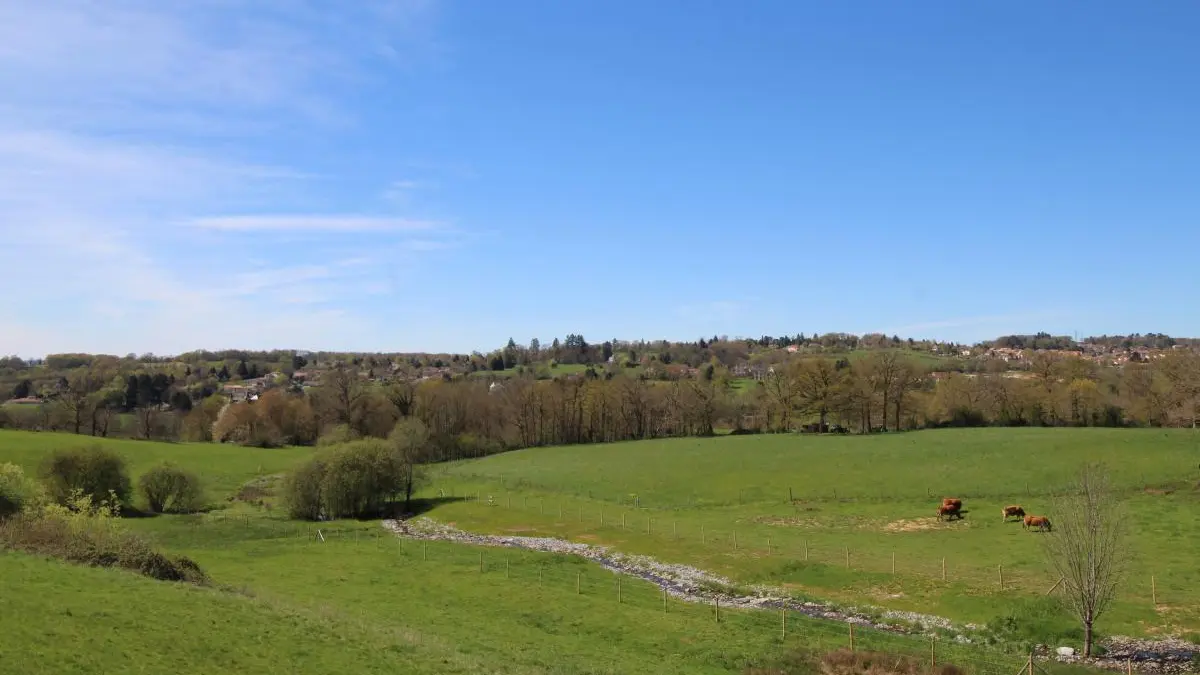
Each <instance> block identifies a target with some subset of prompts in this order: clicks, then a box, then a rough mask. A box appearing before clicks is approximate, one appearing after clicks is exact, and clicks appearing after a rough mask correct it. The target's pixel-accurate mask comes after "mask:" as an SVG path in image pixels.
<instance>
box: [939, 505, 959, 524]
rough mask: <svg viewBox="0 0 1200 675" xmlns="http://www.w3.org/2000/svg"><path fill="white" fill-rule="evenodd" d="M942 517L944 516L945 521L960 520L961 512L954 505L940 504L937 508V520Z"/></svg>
mask: <svg viewBox="0 0 1200 675" xmlns="http://www.w3.org/2000/svg"><path fill="white" fill-rule="evenodd" d="M942 516H945V517H946V520H951V519H953V518H955V517H958V518H959V519H960V520H961V519H962V510H961V509H960V508H959V507H958V506H955V505H954V504H942V505H941V506H939V507H938V510H937V518H938V520H941V519H942Z"/></svg>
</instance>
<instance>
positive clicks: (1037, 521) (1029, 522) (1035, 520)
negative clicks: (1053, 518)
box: [1021, 516, 1051, 532]
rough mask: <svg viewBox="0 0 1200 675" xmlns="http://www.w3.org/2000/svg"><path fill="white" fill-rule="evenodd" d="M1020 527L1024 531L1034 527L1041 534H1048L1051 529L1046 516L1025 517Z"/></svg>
mask: <svg viewBox="0 0 1200 675" xmlns="http://www.w3.org/2000/svg"><path fill="white" fill-rule="evenodd" d="M1021 527H1024V528H1025V529H1026V530H1028V529H1031V528H1034V527H1036V528H1037V529H1038V530H1040V531H1042V532H1049V531H1050V529H1051V527H1050V519H1049V518H1047V517H1046V516H1025V520H1024V521H1023V522H1022V523H1021Z"/></svg>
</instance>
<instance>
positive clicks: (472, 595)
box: [0, 429, 1200, 673]
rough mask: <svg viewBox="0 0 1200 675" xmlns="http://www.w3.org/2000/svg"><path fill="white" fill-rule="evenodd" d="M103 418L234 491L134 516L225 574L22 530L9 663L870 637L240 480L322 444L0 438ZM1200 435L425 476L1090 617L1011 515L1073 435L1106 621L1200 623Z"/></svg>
mask: <svg viewBox="0 0 1200 675" xmlns="http://www.w3.org/2000/svg"><path fill="white" fill-rule="evenodd" d="M91 442H99V443H102V444H104V445H107V446H110V447H112V448H114V449H116V450H117V451H118V452H120V453H121V454H122V455H123V456H125V457H126V459H127V460H128V462H129V466H130V470H131V473H132V474H133V477H134V479H135V481H136V478H137V476H138V475H139V474H140V473H141V472H142V471H145V470H146V469H147V468H149V467H151V466H153V465H155V464H156V463H158V462H160V461H163V460H170V461H173V462H175V463H177V464H179V465H181V466H184V467H186V468H189V469H192V470H194V471H196V472H197V473H199V474H200V475H201V477H202V478H203V479H204V480H205V481H206V489H207V493H208V497H209V500H210V502H211V504H212V505H213V510H210V511H208V512H207V513H203V514H197V515H188V516H178V515H168V516H158V517H150V518H135V519H130V520H127V521H126V523H125V524H126V526H127V527H129V528H131V529H133V530H135V531H137V532H140V533H142V534H143V535H145V536H147V537H148V538H150V539H151V540H152V541H154V542H155V543H156V544H157V545H158V546H159V547H160V548H162V549H163V550H164V551H168V552H170V553H173V554H180V555H186V556H188V557H190V558H192V559H193V560H195V561H196V562H197V563H199V564H200V566H201V567H202V568H203V569H204V571H205V572H206V573H207V574H208V575H209V577H210V578H211V579H212V580H213V585H212V586H211V587H204V588H201V587H194V586H189V585H184V584H173V583H167V582H160V581H154V580H151V579H148V578H144V577H140V576H136V575H134V574H131V573H128V572H124V571H119V570H102V569H91V568H84V567H77V566H71V565H67V564H64V563H60V562H57V561H52V560H45V559H40V558H36V557H32V556H28V555H24V554H17V553H11V552H9V553H3V554H0V578H3V579H4V580H5V592H4V593H3V594H0V624H2V625H0V663H4V664H5V668H7V667H9V664H14V665H13V666H12V667H13V668H15V670H14V672H22V673H59V672H80V673H89V672H96V673H99V672H116V671H119V672H147V673H149V672H162V670H164V669H166V668H171V669H174V670H176V671H177V672H181V673H193V672H194V673H221V672H230V673H232V672H248V671H254V672H266V673H275V672H278V673H285V672H286V673H293V672H312V673H317V672H322V673H323V672H368V673H369V672H415V673H424V672H430V673H433V672H438V673H454V672H462V673H468V672H471V673H475V672H494V673H638V672H647V673H649V672H655V673H740V672H743V671H744V670H745V669H746V668H747V667H749V666H752V665H761V664H770V663H771V662H772V661H773V660H775V659H777V658H780V657H781V656H783V655H784V654H785V653H787V652H789V651H791V650H794V649H805V650H817V651H820V650H828V649H834V648H839V647H842V646H845V645H846V644H847V643H848V642H847V641H848V635H847V626H845V625H842V624H835V623H829V622H820V621H814V620H809V619H805V618H804V617H801V616H799V615H796V614H793V615H790V616H789V617H788V618H787V630H786V632H785V631H784V630H783V628H784V627H783V625H782V621H783V617H782V616H780V615H779V613H778V612H773V611H729V610H727V609H722V608H713V607H710V606H704V605H699V604H694V603H684V602H681V601H678V600H675V599H673V598H670V599H668V602H667V604H666V606H665V607H664V604H663V599H662V595H661V594H660V592H659V591H658V589H657V588H656V587H654V586H652V585H650V584H648V583H645V582H640V581H637V580H633V579H629V578H623V579H622V580H621V582H620V587H619V588H618V580H617V577H616V576H614V575H613V574H612V573H610V572H607V571H605V570H603V569H601V568H599V567H597V566H595V565H593V564H591V563H587V562H585V561H582V560H580V559H577V558H573V557H566V556H555V555H549V554H538V553H532V552H524V551H517V550H511V551H506V550H500V549H492V548H487V549H481V548H474V547H469V546H462V545H456V544H450V543H445V542H430V543H428V544H423V543H421V542H417V541H411V540H408V541H405V542H403V543H401V541H400V540H398V539H397V538H395V537H394V536H391V535H390V534H388V533H386V532H385V531H384V530H383V528H382V527H380V525H379V523H378V522H377V521H371V522H353V521H339V522H334V523H319V524H318V523H298V522H293V521H288V520H286V519H285V517H284V515H283V512H282V509H280V508H262V507H259V506H256V505H254V504H252V503H247V502H242V501H238V500H236V499H230V498H231V497H233V496H234V495H235V494H236V493H237V492H238V489H239V488H240V487H241V486H242V485H243V484H245V483H246V482H248V481H262V480H263V479H268V480H269V478H270V477H271V476H278V475H279V474H281V473H283V472H286V471H287V470H288V469H289V468H290V467H292V466H294V465H295V464H296V463H297V462H299V461H301V460H302V459H303V458H305V457H307V456H308V455H309V454H310V453H311V452H312V450H311V449H307V448H286V449H273V450H263V449H253V448H242V447H234V446H221V445H214V444H184V443H180V444H171V443H150V442H138V441H117V440H104V439H100V440H95V439H89V438H84V437H78V436H70V435H62V434H33V433H19V432H7V431H6V432H0V461H10V462H14V463H17V464H19V465H22V466H23V467H25V468H26V469H27V470H29V471H36V469H37V467H38V466H39V464H40V462H41V460H42V458H43V457H44V456H45V455H46V454H47V453H48V452H49V451H51V450H52V449H54V448H58V447H68V446H73V445H79V444H86V443H91ZM1198 447H1200V446H1198V445H1197V436H1195V435H1193V434H1192V433H1191V432H1189V431H1169V432H1163V431H1133V430H1089V429H1072V430H1052V429H1027V430H1011V429H1008V430H991V429H984V430H954V431H928V432H920V433H911V434H893V435H879V436H872V437H833V436H829V437H809V436H728V437H721V438H711V439H673V440H663V441H644V442H637V443H621V444H610V445H595V446H578V447H569V448H538V449H530V450H522V451H516V452H511V453H506V454H503V455H497V456H493V457H489V458H485V459H481V460H474V461H469V462H460V463H454V464H448V465H442V466H438V467H433V468H431V471H430V477H429V478H430V480H429V482H428V484H427V485H426V486H425V488H424V489H423V492H422V494H423V496H426V497H432V496H437V495H439V494H444V495H453V496H465V495H470V496H472V497H475V496H478V497H479V499H472V500H461V501H455V500H441V501H439V502H438V503H437V505H436V506H434V507H433V508H432V510H430V511H429V512H428V513H427V515H429V516H430V517H432V518H434V519H437V520H440V521H443V522H448V523H453V524H454V525H456V526H457V527H460V528H463V529H466V530H476V531H485V532H499V533H521V534H542V535H551V536H560V537H564V538H570V539H574V540H578V541H586V542H591V543H603V544H608V545H611V546H613V547H615V548H618V549H620V550H625V551H630V552H636V553H646V554H651V555H654V556H656V557H658V558H661V559H663V560H666V561H671V562H681V563H688V564H693V565H696V566H698V567H702V568H705V569H709V570H712V571H715V572H719V573H722V574H725V575H727V576H730V577H731V578H732V579H734V580H735V581H736V582H739V583H747V584H749V583H766V584H771V585H775V586H782V587H786V588H788V589H790V590H791V591H792V592H793V593H794V594H796V595H797V596H800V597H812V598H815V599H826V600H835V601H844V602H847V603H853V604H873V605H878V606H882V607H889V608H896V609H910V610H915V611H921V612H929V613H935V614H940V615H943V616H947V617H950V618H953V619H957V620H961V621H983V622H989V623H991V624H995V625H1001V626H1007V628H1006V629H1005V630H1007V631H1008V633H1007V634H1006V635H1005V636H1004V637H1006V638H1008V639H1011V640H1013V641H1015V642H1022V643H1028V642H1030V641H1033V640H1041V639H1046V640H1049V641H1051V642H1052V643H1053V642H1054V641H1055V640H1062V641H1068V642H1069V641H1071V640H1073V639H1075V638H1076V634H1075V631H1076V629H1075V628H1074V626H1073V625H1072V624H1071V622H1070V621H1069V620H1067V619H1066V618H1065V617H1063V616H1062V615H1061V613H1059V612H1056V611H1055V610H1054V609H1053V608H1052V605H1051V603H1050V601H1048V600H1047V599H1046V598H1045V596H1044V592H1045V590H1046V589H1047V588H1048V587H1049V586H1050V585H1051V584H1052V583H1053V579H1050V578H1049V577H1048V575H1047V573H1046V571H1045V566H1044V564H1043V563H1042V559H1041V557H1040V552H1039V548H1038V544H1037V538H1038V537H1039V536H1043V535H1040V534H1035V533H1030V532H1024V531H1023V530H1022V528H1021V527H1020V525H1018V524H1016V523H1007V524H1006V523H1002V522H1001V520H1000V513H999V511H1000V507H1001V506H1003V505H1005V504H1008V503H1014V502H1015V503H1022V504H1024V505H1025V506H1026V508H1027V509H1028V510H1030V511H1031V512H1037V513H1041V512H1043V511H1046V510H1047V509H1048V508H1049V499H1048V494H1049V492H1050V491H1051V490H1052V489H1053V488H1054V487H1055V486H1056V485H1059V484H1061V482H1062V481H1063V480H1065V479H1066V477H1067V476H1068V475H1069V474H1070V472H1071V471H1072V469H1073V468H1074V467H1075V466H1076V465H1077V464H1078V462H1080V461H1082V460H1084V459H1101V460H1104V461H1106V462H1107V463H1108V464H1109V465H1110V467H1111V468H1112V472H1113V477H1114V480H1115V481H1116V482H1117V484H1118V485H1119V486H1120V489H1121V490H1122V493H1123V494H1124V495H1125V496H1126V497H1127V501H1128V504H1129V509H1130V513H1131V522H1132V524H1133V525H1134V527H1133V532H1132V536H1133V540H1132V543H1133V546H1134V547H1135V549H1136V553H1137V556H1136V559H1135V569H1134V570H1133V572H1132V573H1131V575H1130V578H1129V580H1128V583H1127V584H1126V587H1125V588H1124V589H1123V590H1122V594H1121V597H1120V599H1119V601H1118V602H1117V603H1116V604H1115V605H1114V607H1113V609H1112V610H1111V613H1110V614H1109V615H1108V616H1106V617H1105V619H1104V620H1103V621H1102V625H1101V626H1100V629H1101V632H1102V633H1133V634H1161V633H1164V632H1179V633H1183V634H1189V632H1192V631H1196V630H1197V629H1198V628H1200V616H1198V614H1197V609H1196V608H1197V607H1200V593H1197V592H1196V591H1195V590H1194V589H1196V588H1200V583H1197V582H1200V572H1198V571H1197V569H1196V566H1195V564H1194V562H1193V561H1194V560H1195V559H1196V556H1197V554H1200V544H1197V543H1195V541H1194V538H1193V537H1189V534H1190V533H1192V532H1194V531H1195V527H1196V525H1197V524H1200V517H1198V516H1200V493H1198V492H1197V490H1196V489H1195V488H1196V484H1197V481H1198V480H1200V476H1197V470H1196V465H1197V463H1200V457H1198V456H1200V450H1198ZM942 496H957V497H961V498H962V499H963V500H964V502H965V508H966V510H967V511H968V513H967V514H966V517H965V518H964V519H963V520H961V521H955V522H953V523H938V522H936V521H935V520H934V518H933V509H934V507H935V506H936V504H937V503H938V502H939V501H940V498H941V497H942ZM272 501H273V500H272V499H270V498H269V499H268V503H270V502H272ZM1050 515H1051V516H1053V513H1052V512H1050ZM622 521H624V522H623V523H622ZM318 531H319V534H318ZM847 554H848V556H847ZM893 554H895V557H894V560H895V565H896V569H895V572H894V573H893V571H892V561H893ZM943 558H944V559H945V560H946V575H947V576H946V579H945V580H943V579H942V576H941V575H942V560H943ZM847 563H848V564H847ZM998 566H1000V567H998ZM1000 573H1002V574H1003V575H1004V587H1003V589H1001V588H1000V584H999V579H998V576H999V574H1000ZM1151 575H1153V576H1154V583H1155V591H1156V593H1157V595H1158V598H1157V599H1158V606H1157V607H1155V606H1154V604H1153V603H1152V602H1151V599H1150V579H1149V577H1150V576H1151ZM1004 617H1009V618H1010V619H1009V620H1008V621H1004V620H1000V619H1003V618H1004ZM1014 626H1015V627H1014ZM856 639H857V647H858V648H860V649H880V650H885V651H889V652H910V653H915V654H926V653H928V651H929V650H930V649H931V648H935V649H937V650H938V653H939V654H941V657H940V659H941V660H942V661H955V660H957V661H959V662H960V663H963V664H964V665H967V666H968V667H969V670H970V671H971V672H987V673H991V672H996V673H1011V672H1015V671H1016V667H1015V666H1019V661H1020V657H1018V656H1016V655H1012V656H1008V655H1002V654H1000V653H999V652H986V653H985V652H980V651H978V650H977V649H972V648H967V647H962V646H956V645H954V644H952V643H951V642H950V641H948V640H947V641H939V642H938V643H937V644H936V645H931V644H930V643H929V642H927V641H922V640H920V639H913V638H905V637H899V636H893V635H887V634H882V633H875V632H871V631H860V632H859V633H858V635H857V636H856Z"/></svg>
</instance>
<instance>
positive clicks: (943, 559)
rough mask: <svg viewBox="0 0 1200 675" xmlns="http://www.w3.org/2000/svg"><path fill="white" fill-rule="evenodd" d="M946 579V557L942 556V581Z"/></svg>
mask: <svg viewBox="0 0 1200 675" xmlns="http://www.w3.org/2000/svg"><path fill="white" fill-rule="evenodd" d="M945 580H946V558H945V557H943V558H942V581H945Z"/></svg>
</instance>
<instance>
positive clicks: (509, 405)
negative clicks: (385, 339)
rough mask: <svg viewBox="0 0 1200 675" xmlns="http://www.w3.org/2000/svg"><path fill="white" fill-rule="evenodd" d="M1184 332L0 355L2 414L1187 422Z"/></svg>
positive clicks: (580, 422)
mask: <svg viewBox="0 0 1200 675" xmlns="http://www.w3.org/2000/svg"><path fill="white" fill-rule="evenodd" d="M1198 344H1200V341H1197V340H1196V339H1193V338H1176V337H1171V336H1168V335H1164V334H1158V333H1148V334H1133V335H1118V336H1107V335H1104V336H1099V337H1089V338H1084V339H1081V340H1076V339H1073V338H1071V337H1066V336H1055V335H1051V334H1048V333H1037V334H1033V335H1006V336H1003V337H1000V338H997V339H995V340H991V341H988V342H984V343H979V344H974V345H965V344H958V343H954V342H943V341H937V340H914V339H905V338H901V337H899V336H887V335H883V334H878V333H872V334H866V335H852V334H848V333H825V334H812V335H805V334H803V333H800V334H796V335H784V336H776V337H773V336H761V337H758V338H728V337H725V336H712V337H711V338H702V339H698V340H696V341H691V342H683V341H680V342H672V341H666V340H659V341H641V340H639V341H622V340H605V341H602V342H590V341H588V340H587V339H585V338H584V337H583V336H582V335H579V334H569V335H567V336H566V337H565V338H563V339H561V340H560V339H558V338H555V339H553V340H552V341H550V343H549V344H542V343H541V342H540V341H539V340H537V339H533V340H531V341H530V342H529V343H528V344H518V343H517V342H516V341H515V340H511V339H510V340H509V341H508V343H507V344H506V345H505V346H503V347H501V348H499V349H495V350H493V351H491V352H489V353H486V354H485V353H482V352H474V353H471V354H450V353H346V352H325V351H305V350H282V349H281V350H270V351H249V350H234V349H231V350H222V351H205V350H198V351H192V352H187V353H184V354H179V355H175V356H157V355H153V354H144V355H140V356H139V355H134V354H129V355H127V356H123V357H119V356H112V355H92V354H51V355H48V356H46V357H45V358H41V359H31V360H23V359H21V358H17V357H6V358H0V392H2V393H3V394H7V396H4V397H3V398H0V400H5V399H6V402H5V403H4V404H3V405H0V427H8V428H23V429H34V430H66V431H73V432H76V433H90V434H94V435H101V436H108V435H123V436H130V437H134V438H146V439H154V438H157V439H187V440H200V441H210V440H216V441H222V442H238V443H247V444H252V445H278V444H285V443H286V444H308V443H315V442H316V441H317V440H318V439H319V438H320V437H321V436H322V435H323V434H327V433H331V432H332V431H333V430H334V429H340V431H338V432H337V433H343V434H348V435H349V436H350V437H370V436H379V437H382V436H386V434H387V430H389V429H390V428H391V427H392V426H393V425H394V424H395V422H396V421H397V420H398V419H400V418H403V417H408V416H413V415H416V416H419V417H421V418H422V420H423V421H424V422H425V423H426V424H427V425H429V426H430V428H431V429H432V430H433V433H434V437H435V438H439V439H441V441H440V442H441V443H442V444H443V446H444V448H445V451H444V453H443V454H444V455H445V456H446V457H451V456H459V455H462V454H467V455H477V454H482V453H487V452H493V451H497V450H500V449H505V448H511V447H523V446H528V445H543V444H552V443H581V442H594V441H602V440H620V439H624V438H647V437H658V436H672V435H706V434H712V433H718V432H730V433H758V432H779V431H839V432H857V433H872V432H876V431H889V430H891V431H894V430H901V429H916V428H927V427H938V426H948V425H950V426H984V425H1006V426H1014V425H1015V426H1025V425H1036V426H1131V425H1132V426H1193V425H1195V424H1196V420H1197V417H1198V414H1200V350H1197V349H1196V347H1197V345H1198ZM273 410H274V412H272V411H273ZM281 410H282V411H284V412H280V411H281ZM285 413H286V414H285ZM260 415H261V416H266V418H267V419H266V420H260V419H258V416H260ZM289 416H293V417H294V418H295V419H291V420H290V421H288V419H289Z"/></svg>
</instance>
